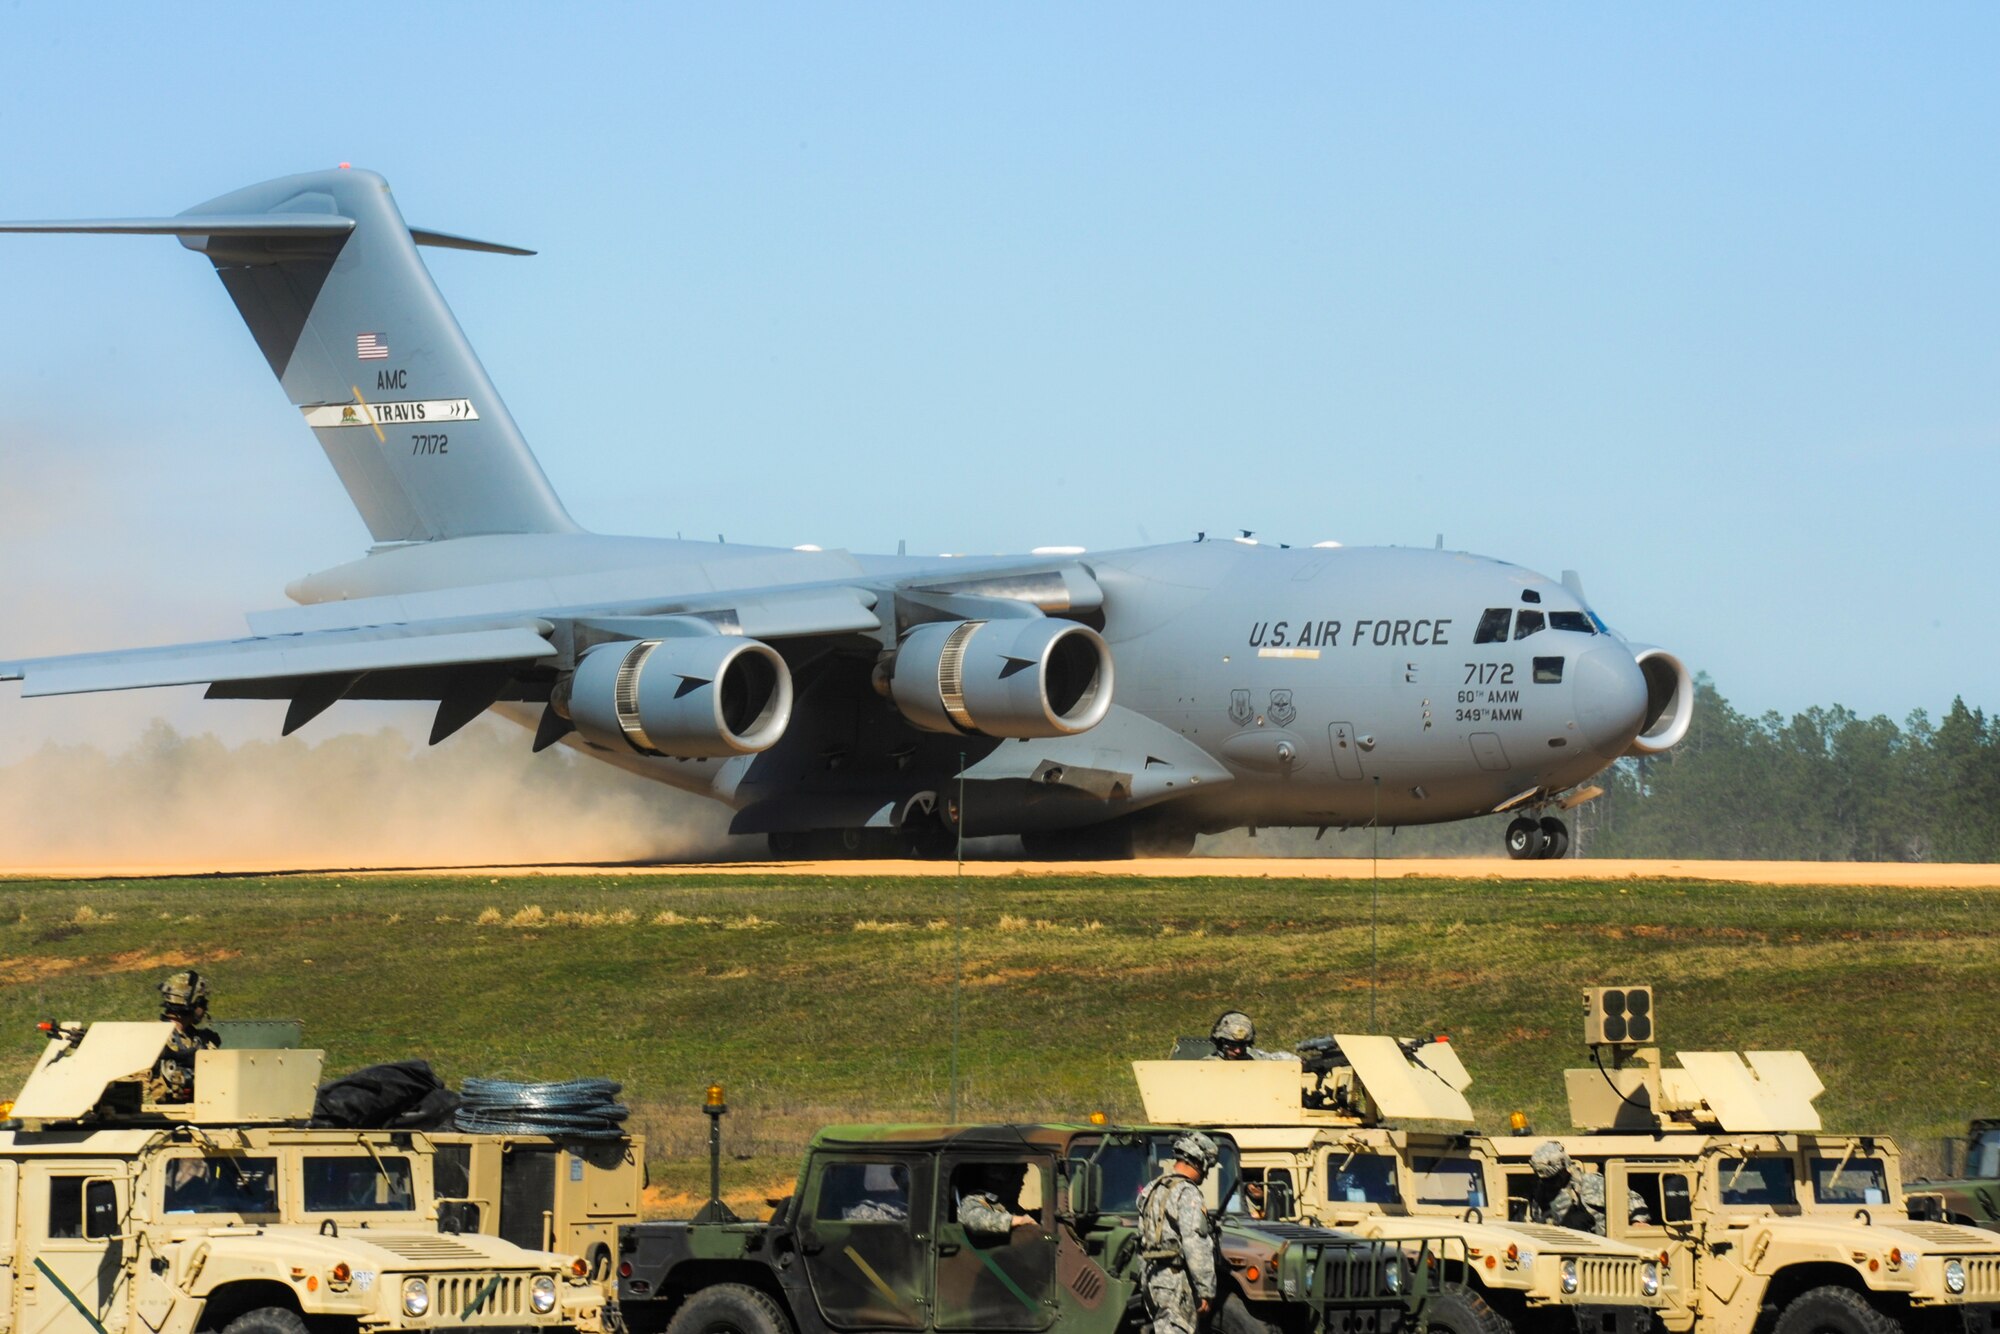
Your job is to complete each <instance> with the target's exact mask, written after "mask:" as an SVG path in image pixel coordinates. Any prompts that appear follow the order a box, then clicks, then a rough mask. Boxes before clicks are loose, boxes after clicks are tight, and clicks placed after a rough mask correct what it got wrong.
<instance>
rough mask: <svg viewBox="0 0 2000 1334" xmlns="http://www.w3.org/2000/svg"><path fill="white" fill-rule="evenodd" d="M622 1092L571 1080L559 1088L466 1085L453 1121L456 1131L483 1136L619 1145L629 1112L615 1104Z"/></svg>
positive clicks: (597, 1082) (485, 1082)
mask: <svg viewBox="0 0 2000 1334" xmlns="http://www.w3.org/2000/svg"><path fill="white" fill-rule="evenodd" d="M622 1087H623V1086H622V1085H620V1084H617V1083H614V1082H613V1081H611V1080H609V1079H569V1080H564V1081H563V1082H561V1083H559V1084H517V1083H513V1082H512V1081H509V1080H505V1079H468V1080H466V1081H465V1085H464V1087H463V1088H461V1089H460V1090H459V1093H460V1096H461V1098H462V1099H463V1101H462V1102H460V1104H459V1108H458V1114H457V1117H456V1120H457V1123H458V1128H459V1129H460V1130H468V1131H474V1132H477V1133H479V1134H483V1135H554V1136H560V1137H562V1138H565V1139H617V1138H618V1137H619V1136H621V1135H623V1134H624V1133H625V1128H624V1123H625V1118H626V1117H628V1116H630V1115H631V1109H630V1108H627V1107H626V1106H624V1105H623V1104H622V1103H620V1102H618V1101H617V1098H618V1092H619V1089H620V1088H622Z"/></svg>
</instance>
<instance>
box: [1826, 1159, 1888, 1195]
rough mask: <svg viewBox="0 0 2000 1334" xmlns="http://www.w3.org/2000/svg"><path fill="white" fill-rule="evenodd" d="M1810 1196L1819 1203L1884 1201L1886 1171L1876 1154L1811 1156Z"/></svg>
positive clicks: (1886, 1184)
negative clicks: (1846, 1157) (1871, 1156)
mask: <svg viewBox="0 0 2000 1334" xmlns="http://www.w3.org/2000/svg"><path fill="white" fill-rule="evenodd" d="M1812 1185H1813V1199H1814V1200H1815V1201H1817V1202H1818V1203H1820V1204H1887V1203H1888V1202H1889V1174H1888V1171H1887V1169H1886V1168H1884V1167H1883V1165H1882V1160H1881V1159H1880V1158H1862V1157H1858V1156H1857V1157H1853V1158H1849V1159H1848V1160H1847V1161H1846V1162H1842V1161H1841V1160H1840V1159H1839V1158H1815V1159H1813V1160H1812Z"/></svg>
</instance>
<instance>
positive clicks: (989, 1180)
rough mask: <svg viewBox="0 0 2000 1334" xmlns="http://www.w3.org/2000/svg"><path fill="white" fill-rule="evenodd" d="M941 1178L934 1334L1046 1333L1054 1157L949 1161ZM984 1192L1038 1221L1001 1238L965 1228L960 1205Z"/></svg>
mask: <svg viewBox="0 0 2000 1334" xmlns="http://www.w3.org/2000/svg"><path fill="white" fill-rule="evenodd" d="M938 1172H939V1179H940V1182H941V1188H940V1189H939V1190H938V1192H937V1215H936V1222H935V1226H934V1232H935V1235H936V1237H937V1271H936V1273H937V1277H936V1284H935V1288H934V1291H935V1292H936V1293H937V1312H936V1324H937V1328H939V1329H964V1330H1036V1329H1047V1328H1048V1327H1049V1325H1050V1324H1051V1323H1052V1322H1053V1321H1054V1319H1055V1314H1056V1303H1055V1300H1054V1296H1055V1293H1054V1288H1055V1272H1056V1231H1055V1200H1054V1193H1055V1192H1054V1179H1055V1176H1054V1173H1055V1159H1054V1157H1053V1156H1046V1157H1045V1156H1040V1155H1029V1154H1016V1155H1011V1156H1010V1155H1007V1154H1004V1153H988V1154H979V1153H971V1152H968V1153H962V1154H946V1155H944V1156H943V1158H942V1159H941V1160H940V1161H939V1168H938ZM1017 1183H1018V1184H1017ZM983 1193H984V1194H992V1195H994V1196H995V1197H996V1198H997V1199H998V1200H999V1203H1000V1207H1001V1208H1002V1209H1004V1210H1006V1211H1008V1212H1009V1213H1010V1214H1016V1215H1018V1216H1020V1217H1024V1218H1031V1219H1033V1220H1034V1221H1033V1222H1032V1223H1023V1224H1019V1225H1016V1226H1011V1227H1008V1228H1007V1229H1006V1230H1005V1232H1004V1233H1002V1232H998V1231H988V1230H985V1229H983V1228H968V1227H967V1226H966V1225H965V1224H964V1223H961V1222H960V1221H959V1218H960V1209H961V1207H962V1203H963V1201H964V1200H965V1199H966V1198H967V1197H968V1196H976V1195H980V1194H983Z"/></svg>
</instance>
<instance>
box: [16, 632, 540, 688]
mask: <svg viewBox="0 0 2000 1334" xmlns="http://www.w3.org/2000/svg"><path fill="white" fill-rule="evenodd" d="M553 629H554V627H552V626H550V625H549V624H548V623H547V622H544V621H538V622H533V623H530V624H523V625H514V626H503V627H488V628H484V629H475V630H458V631H449V632H444V633H436V632H431V633H426V632H424V631H422V630H418V629H413V628H409V627H399V626H391V627H383V628H378V629H370V630H334V631H323V632H319V633H315V634H304V635H284V636H278V637H274V638H269V639H235V640H218V641H215V642H212V643H206V644H178V645H172V646H169V647H165V648H143V649H128V650H124V651H121V652H112V653H78V654H72V655H70V656H67V657H61V658H34V659H29V660H27V661H24V662H11V663H0V681H20V682H21V683H22V686H21V694H22V696H23V697H28V696H35V695H80V694H89V693H92V692H95V691H100V690H138V689H143V688H146V687H149V686H178V685H199V684H204V683H206V684H213V683H215V682H218V681H251V680H268V679H271V678H286V677H304V676H321V675H327V674H331V673H355V672H380V671H396V670H399V669H405V668H412V667H441V666H459V665H465V664H473V663H495V662H521V661H534V660H537V659H541V658H548V657H553V656H554V655H555V653H556V649H555V647H554V645H552V644H550V643H549V641H548V638H547V636H548V635H549V634H550V633H552V632H553Z"/></svg>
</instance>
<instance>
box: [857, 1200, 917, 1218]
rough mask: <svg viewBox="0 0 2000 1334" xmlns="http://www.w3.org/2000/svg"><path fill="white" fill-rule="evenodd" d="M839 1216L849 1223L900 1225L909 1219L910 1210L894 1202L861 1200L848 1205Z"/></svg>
mask: <svg viewBox="0 0 2000 1334" xmlns="http://www.w3.org/2000/svg"><path fill="white" fill-rule="evenodd" d="M840 1216H841V1218H843V1219H844V1220H846V1221H847V1222H850V1223H901V1222H905V1221H907V1220H908V1219H909V1217H910V1210H909V1207H908V1206H907V1205H902V1204H898V1203H897V1202H896V1201H894V1200H863V1201H861V1203H859V1204H850V1205H848V1206H847V1207H846V1208H845V1209H843V1210H841V1211H840Z"/></svg>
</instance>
